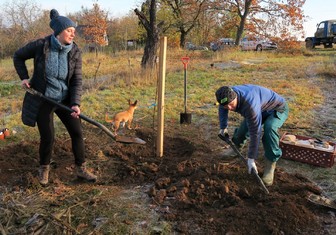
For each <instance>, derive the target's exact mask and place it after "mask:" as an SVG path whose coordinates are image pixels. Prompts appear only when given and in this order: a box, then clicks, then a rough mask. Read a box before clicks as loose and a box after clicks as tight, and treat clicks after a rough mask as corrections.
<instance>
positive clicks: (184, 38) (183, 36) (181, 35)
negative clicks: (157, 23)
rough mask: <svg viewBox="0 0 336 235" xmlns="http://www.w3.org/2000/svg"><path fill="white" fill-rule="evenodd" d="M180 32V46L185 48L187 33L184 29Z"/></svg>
mask: <svg viewBox="0 0 336 235" xmlns="http://www.w3.org/2000/svg"><path fill="white" fill-rule="evenodd" d="M180 33H181V34H180V48H182V49H183V48H184V46H185V43H186V37H187V33H186V32H185V31H183V30H180Z"/></svg>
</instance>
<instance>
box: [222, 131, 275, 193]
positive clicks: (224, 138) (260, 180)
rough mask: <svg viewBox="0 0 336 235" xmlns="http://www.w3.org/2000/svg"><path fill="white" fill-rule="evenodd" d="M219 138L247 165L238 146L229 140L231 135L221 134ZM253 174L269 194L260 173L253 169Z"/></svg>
mask: <svg viewBox="0 0 336 235" xmlns="http://www.w3.org/2000/svg"><path fill="white" fill-rule="evenodd" d="M218 137H219V138H220V139H221V140H224V141H225V142H226V143H227V144H229V145H230V147H231V148H232V149H233V150H234V151H235V152H236V153H237V154H238V156H239V157H240V158H241V159H242V160H243V161H244V163H245V164H247V160H246V159H245V157H244V156H243V155H242V154H241V153H240V152H239V150H238V149H237V147H236V145H234V144H233V143H232V141H231V140H230V138H229V135H226V136H223V135H221V134H219V135H218ZM252 174H253V175H254V176H255V178H256V179H257V181H258V183H259V185H260V186H261V188H262V189H263V190H264V191H265V193H266V194H269V191H268V189H267V188H266V186H265V184H264V182H263V181H262V179H261V178H260V176H259V175H258V173H257V172H256V171H255V170H254V169H252Z"/></svg>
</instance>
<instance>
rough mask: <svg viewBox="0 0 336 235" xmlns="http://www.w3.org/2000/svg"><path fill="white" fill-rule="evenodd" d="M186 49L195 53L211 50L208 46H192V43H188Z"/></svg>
mask: <svg viewBox="0 0 336 235" xmlns="http://www.w3.org/2000/svg"><path fill="white" fill-rule="evenodd" d="M185 48H186V49H187V50H192V51H195V50H204V51H207V50H209V49H208V48H207V47H206V46H196V45H194V44H192V43H191V42H186V44H185Z"/></svg>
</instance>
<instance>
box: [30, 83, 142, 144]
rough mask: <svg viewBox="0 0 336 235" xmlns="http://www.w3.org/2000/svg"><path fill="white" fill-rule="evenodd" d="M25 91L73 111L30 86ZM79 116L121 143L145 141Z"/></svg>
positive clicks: (140, 142)
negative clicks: (117, 133)
mask: <svg viewBox="0 0 336 235" xmlns="http://www.w3.org/2000/svg"><path fill="white" fill-rule="evenodd" d="M27 92H29V93H30V94H32V95H35V96H38V97H40V98H41V99H43V100H45V101H47V102H49V103H51V104H54V105H56V106H57V107H59V108H61V109H63V110H66V111H69V112H70V113H72V112H74V110H73V109H71V108H69V107H68V106H65V105H63V104H60V103H58V102H57V101H55V100H52V99H50V98H48V97H46V96H44V95H43V94H42V93H41V92H38V91H36V90H34V89H32V88H27ZM79 118H81V119H83V120H85V121H87V122H89V123H91V124H93V125H95V126H96V127H98V128H100V129H101V130H103V131H104V132H105V133H106V134H107V135H108V136H110V137H111V138H112V139H114V140H115V141H116V142H121V143H127V144H146V141H144V140H142V139H140V138H138V137H127V136H118V135H114V134H113V133H112V132H111V131H110V130H109V129H108V128H107V127H106V126H104V125H103V124H101V123H99V122H97V121H95V120H93V119H91V118H89V117H87V116H85V115H83V114H79Z"/></svg>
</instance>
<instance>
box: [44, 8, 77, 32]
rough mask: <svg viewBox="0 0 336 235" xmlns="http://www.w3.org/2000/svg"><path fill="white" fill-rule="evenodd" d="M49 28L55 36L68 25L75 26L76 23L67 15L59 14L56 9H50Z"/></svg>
mask: <svg viewBox="0 0 336 235" xmlns="http://www.w3.org/2000/svg"><path fill="white" fill-rule="evenodd" d="M50 20H51V21H50V28H52V29H53V30H54V34H55V36H57V35H58V34H60V33H61V32H62V31H63V30H64V29H67V28H69V27H74V28H76V24H75V23H74V22H73V21H72V20H70V19H69V18H68V17H65V16H60V15H59V13H58V11H57V10H56V9H52V10H51V11H50Z"/></svg>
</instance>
